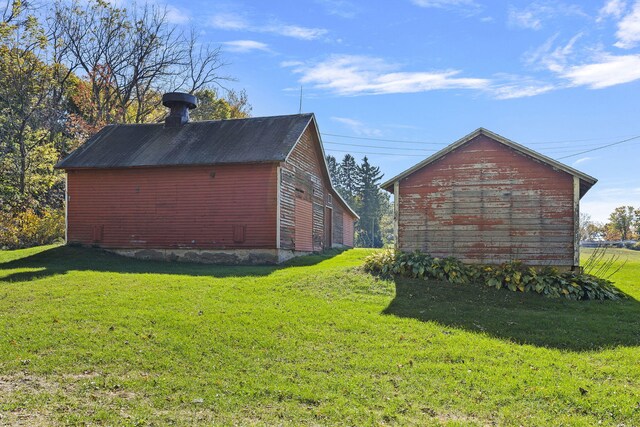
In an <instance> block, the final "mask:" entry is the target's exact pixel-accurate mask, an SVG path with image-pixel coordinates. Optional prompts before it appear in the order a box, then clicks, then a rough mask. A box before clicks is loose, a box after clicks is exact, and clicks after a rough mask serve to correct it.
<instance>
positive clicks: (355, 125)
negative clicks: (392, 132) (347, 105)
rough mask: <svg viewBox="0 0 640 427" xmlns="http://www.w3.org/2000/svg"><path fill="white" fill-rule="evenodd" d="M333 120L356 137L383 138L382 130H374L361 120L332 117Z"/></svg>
mask: <svg viewBox="0 0 640 427" xmlns="http://www.w3.org/2000/svg"><path fill="white" fill-rule="evenodd" d="M331 120H333V121H334V122H338V123H340V124H342V125H344V126H346V127H347V128H349V130H351V132H352V133H354V134H356V135H363V136H382V132H381V131H380V129H375V128H372V127H371V126H368V125H366V124H364V123H362V122H361V121H359V120H355V119H350V118H348V117H331Z"/></svg>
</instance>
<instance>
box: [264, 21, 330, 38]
mask: <svg viewBox="0 0 640 427" xmlns="http://www.w3.org/2000/svg"><path fill="white" fill-rule="evenodd" d="M258 31H260V32H266V33H274V34H279V35H281V36H286V37H293V38H295V39H301V40H315V39H317V38H320V37H321V36H323V35H325V34H327V32H328V31H327V30H325V29H324V28H309V27H300V26H298V25H283V24H276V25H269V26H266V27H262V28H260V29H259V30H258Z"/></svg>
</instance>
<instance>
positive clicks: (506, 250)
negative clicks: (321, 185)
mask: <svg viewBox="0 0 640 427" xmlns="http://www.w3.org/2000/svg"><path fill="white" fill-rule="evenodd" d="M573 182H574V181H573V176H571V175H569V174H568V173H565V172H562V171H557V170H555V169H553V168H552V167H550V166H549V165H545V164H543V163H541V162H539V161H536V160H534V159H532V158H530V157H527V156H525V155H523V154H521V153H518V152H516V151H515V150H513V149H511V148H510V147H507V146H505V145H503V144H501V143H498V142H496V141H494V140H492V139H491V138H488V137H486V136H484V135H480V136H478V137H476V138H474V139H473V140H471V141H470V142H468V143H467V144H465V145H463V146H461V147H459V148H457V149H455V150H454V151H452V152H450V153H448V154H446V155H445V156H443V157H441V158H440V159H438V160H436V161H434V162H433V163H431V164H428V165H426V166H425V167H423V168H421V169H419V170H417V171H415V172H414V173H412V174H411V175H409V176H407V177H405V178H404V179H402V180H401V181H400V184H399V212H398V215H399V217H398V245H399V249H401V250H404V251H413V250H416V249H420V250H423V251H426V252H429V253H431V254H432V255H434V256H438V257H444V256H455V257H458V258H460V259H462V260H463V261H465V262H477V263H499V262H504V261H508V260H514V259H518V260H522V261H524V262H525V263H528V264H532V265H558V266H572V265H573V259H574V247H573V244H574V210H573V202H574V194H573V191H574V187H573Z"/></svg>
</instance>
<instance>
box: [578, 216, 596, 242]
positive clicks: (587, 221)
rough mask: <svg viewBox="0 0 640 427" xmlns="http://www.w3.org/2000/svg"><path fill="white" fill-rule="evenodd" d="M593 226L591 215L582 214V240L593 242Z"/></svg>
mask: <svg viewBox="0 0 640 427" xmlns="http://www.w3.org/2000/svg"><path fill="white" fill-rule="evenodd" d="M592 224H593V221H591V215H589V214H588V213H586V212H580V240H591V239H590V234H589V230H590V229H591V225H592Z"/></svg>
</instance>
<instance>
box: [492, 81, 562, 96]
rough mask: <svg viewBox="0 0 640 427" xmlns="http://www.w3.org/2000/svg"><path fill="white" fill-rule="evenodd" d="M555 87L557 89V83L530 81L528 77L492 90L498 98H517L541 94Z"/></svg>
mask: <svg viewBox="0 0 640 427" xmlns="http://www.w3.org/2000/svg"><path fill="white" fill-rule="evenodd" d="M554 89H556V86H555V85H552V84H544V83H539V82H529V81H527V79H524V81H523V82H520V83H507V84H501V85H498V86H496V87H494V88H492V89H491V90H490V92H491V93H492V94H493V96H494V97H495V98H497V99H515V98H527V97H530V96H536V95H541V94H543V93H546V92H550V91H552V90H554Z"/></svg>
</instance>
